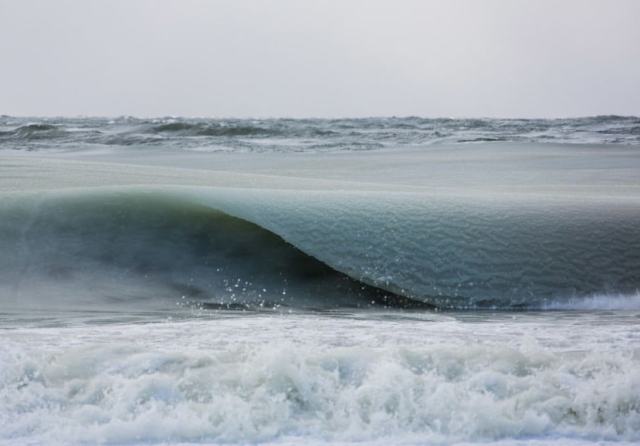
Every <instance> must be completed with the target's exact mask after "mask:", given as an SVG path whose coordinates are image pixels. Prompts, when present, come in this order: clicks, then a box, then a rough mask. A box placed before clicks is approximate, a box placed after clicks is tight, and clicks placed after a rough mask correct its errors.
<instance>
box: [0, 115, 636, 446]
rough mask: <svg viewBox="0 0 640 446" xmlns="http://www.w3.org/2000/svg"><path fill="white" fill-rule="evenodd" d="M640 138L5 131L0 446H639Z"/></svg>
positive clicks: (366, 125) (365, 129) (584, 123)
mask: <svg viewBox="0 0 640 446" xmlns="http://www.w3.org/2000/svg"><path fill="white" fill-rule="evenodd" d="M639 129H640V118H635V117H617V116H602V117H592V118H580V119H566V120H492V119H485V120H482V119H480V120H457V119H423V118H367V119H344V120H279V119H272V120H212V119H182V118H162V119H153V120H151V119H138V118H131V117H123V118H114V119H103V118H49V119H41V118H15V117H6V116H3V117H0V402H1V404H0V443H1V444H12V445H13V444H95V443H100V444H166V443H177V444H196V443H197V444H300V443H305V444H352V443H357V444H412V445H413V444H416V445H417V444H421V445H422V444H438V445H440V444H442V445H451V444H478V443H481V444H496V445H516V444H517V445H542V444H545V445H546V444H554V445H555V444H558V445H560V444H563V445H564V444H575V445H584V444H637V442H640V347H639V346H640V343H639V342H638V341H640V330H639V329H640V291H639V290H640V132H639Z"/></svg>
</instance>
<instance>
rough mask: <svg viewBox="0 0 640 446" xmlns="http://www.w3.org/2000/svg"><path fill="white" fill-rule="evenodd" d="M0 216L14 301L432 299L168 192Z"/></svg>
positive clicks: (47, 205)
mask: <svg viewBox="0 0 640 446" xmlns="http://www.w3.org/2000/svg"><path fill="white" fill-rule="evenodd" d="M0 215H1V216H2V221H1V222H0V251H1V252H2V253H3V254H2V256H0V278H1V279H2V280H1V282H2V285H0V295H2V296H4V299H3V300H4V302H5V304H7V305H8V304H13V306H15V305H18V306H19V305H25V304H28V305H31V304H33V301H34V300H35V301H36V302H39V303H42V304H44V305H47V304H51V305H53V306H55V307H61V306H64V304H65V302H66V303H67V304H70V305H76V304H78V303H80V302H81V303H83V304H85V305H92V306H94V307H95V306H96V305H97V306H99V305H107V306H110V305H113V304H114V303H118V304H119V305H121V306H123V308H131V307H149V306H150V307H154V306H157V305H158V304H159V303H160V304H162V303H163V300H164V302H165V303H166V302H167V301H168V302H169V304H173V303H175V302H179V303H180V304H181V305H195V306H198V307H199V308H208V309H236V310H237V309H256V308H279V307H291V306H295V307H307V308H326V307H335V306H340V307H368V306H380V305H382V306H399V307H405V308H407V307H427V306H428V305H425V304H422V303H420V302H413V301H411V300H409V299H407V298H405V297H403V296H399V295H396V294H394V293H392V292H389V291H384V290H382V289H379V288H376V287H373V286H369V285H366V284H364V283H361V282H359V281H357V280H354V279H352V278H350V277H348V276H346V275H345V274H342V273H339V272H337V271H335V270H334V269H332V268H331V267H329V266H327V265H325V264H323V263H322V262H320V261H318V260H317V259H315V258H313V257H311V256H309V255H307V254H305V253H303V252H302V251H300V250H299V249H297V248H296V247H294V246H292V245H290V244H288V243H287V242H285V241H284V240H283V239H282V238H280V237H279V236H277V235H275V234H273V233H271V232H269V231H267V230H265V229H263V228H261V227H260V226H257V225H255V224H253V223H250V222H248V221H244V220H241V219H238V218H234V217H231V216H229V215H227V214H224V213H223V212H220V211H219V210H216V209H212V208H208V207H204V206H201V205H197V204H192V203H189V202H188V201H184V200H178V199H176V198H175V197H171V196H166V195H154V194H147V193H135V192H134V193H124V194H120V193H115V194H113V193H103V194H85V195H80V196H62V197H58V198H57V199H55V200H52V201H46V202H42V201H39V200H32V201H30V200H26V201H22V200H20V202H19V203H14V205H13V206H9V207H8V208H7V207H4V209H3V211H2V212H0ZM40 301H42V302H40Z"/></svg>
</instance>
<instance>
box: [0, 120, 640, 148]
mask: <svg viewBox="0 0 640 446" xmlns="http://www.w3.org/2000/svg"><path fill="white" fill-rule="evenodd" d="M478 142H496V143H502V142H505V143H508V142H531V143H539V142H542V143H560V144H566V143H569V144H625V145H636V144H640V118H638V117H633V116H594V117H585V118H572V119H445V118H438V119H429V118H421V117H404V118H399V117H388V118H358V119H204V118H198V119H196V118H159V119H138V118H133V117H122V118H115V119H105V118H49V119H41V118H14V117H9V116H3V117H0V150H2V149H11V150H40V149H47V150H51V149H60V150H74V151H82V150H88V149H91V148H92V147H94V146H96V145H98V146H111V147H118V146H122V147H130V146H135V145H144V146H146V147H149V146H152V147H157V148H158V149H159V150H198V151H202V150H209V151H240V152H269V151H274V152H281V151H293V152H300V151H309V152H326V151H331V152H335V151H349V150H375V149H380V148H387V149H399V148H402V147H422V146H428V145H438V144H448V143H458V144H467V143H472V144H473V143H478Z"/></svg>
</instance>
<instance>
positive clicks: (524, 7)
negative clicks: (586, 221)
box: [0, 0, 640, 117]
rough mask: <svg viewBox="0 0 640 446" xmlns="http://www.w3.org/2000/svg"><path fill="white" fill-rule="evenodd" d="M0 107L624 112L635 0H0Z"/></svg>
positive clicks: (194, 112) (278, 113)
mask: <svg viewBox="0 0 640 446" xmlns="http://www.w3.org/2000/svg"><path fill="white" fill-rule="evenodd" d="M0 114H11V115H71V116H76V115H101V116H105V115H136V116H166V115H183V116H212V117H230V116H236V117H309V116H318V117H338V116H380V115H385V116H389V115H421V116H429V117H436V116H454V117H459V116H498V117H564V116H584V115H595V114H634V115H640V0H459V1H456V0H433V1H429V0H415V1H414V0H386V1H381V0H375V1H373V0H368V1H365V0H362V1H355V0H354V1H350V0H335V1H322V0H320V1H312V0H277V1H276V0H273V1H269V0H255V1H250V0H228V1H227V0H209V1H204V0H202V1H199V0H175V1H174V0H120V1H119V0H109V1H107V0H104V1H91V0H42V1H34V0H0Z"/></svg>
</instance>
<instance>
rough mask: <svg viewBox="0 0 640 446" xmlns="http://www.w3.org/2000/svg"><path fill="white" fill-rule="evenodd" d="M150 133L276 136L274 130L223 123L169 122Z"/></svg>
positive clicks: (151, 129)
mask: <svg viewBox="0 0 640 446" xmlns="http://www.w3.org/2000/svg"><path fill="white" fill-rule="evenodd" d="M149 130H150V132H151V133H170V134H179V135H183V136H254V135H269V136H274V135H277V134H278V132H277V130H276V129H269V128H264V127H258V126H251V125H226V124H224V123H215V122H211V123H190V122H170V123H166V124H160V125H156V126H153V127H151V128H150V129H149Z"/></svg>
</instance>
